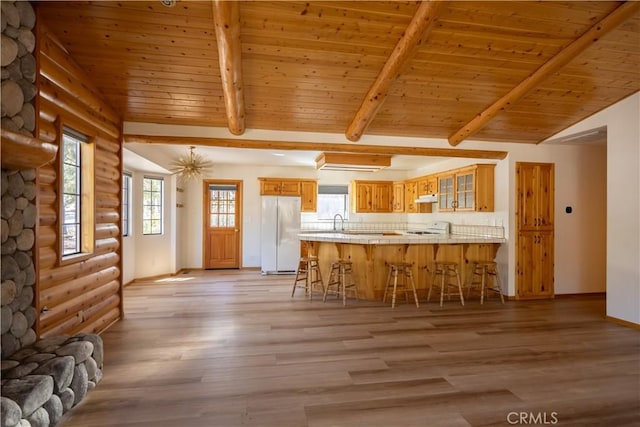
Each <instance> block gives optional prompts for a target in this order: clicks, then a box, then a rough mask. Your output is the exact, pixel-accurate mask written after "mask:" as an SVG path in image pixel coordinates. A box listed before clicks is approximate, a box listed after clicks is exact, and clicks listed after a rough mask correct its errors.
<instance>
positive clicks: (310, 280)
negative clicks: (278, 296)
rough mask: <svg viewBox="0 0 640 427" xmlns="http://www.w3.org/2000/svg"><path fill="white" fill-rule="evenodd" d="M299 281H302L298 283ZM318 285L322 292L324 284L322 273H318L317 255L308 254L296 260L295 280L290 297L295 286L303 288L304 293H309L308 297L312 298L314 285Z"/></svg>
mask: <svg viewBox="0 0 640 427" xmlns="http://www.w3.org/2000/svg"><path fill="white" fill-rule="evenodd" d="M299 282H303V283H302V284H300V283H299ZM318 284H319V285H320V289H321V290H322V293H323V294H324V284H323V282H322V273H320V265H319V264H318V257H317V256H308V257H302V258H300V261H298V270H297V271H296V280H295V281H294V282H293V290H292V291H291V298H293V295H294V294H295V293H296V288H304V293H305V294H308V295H309V299H310V300H311V299H313V288H314V286H317V285H318Z"/></svg>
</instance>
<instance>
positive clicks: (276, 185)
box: [258, 178, 300, 196]
mask: <svg viewBox="0 0 640 427" xmlns="http://www.w3.org/2000/svg"><path fill="white" fill-rule="evenodd" d="M258 179H259V180H260V195H261V196H300V180H299V179H285V178H258Z"/></svg>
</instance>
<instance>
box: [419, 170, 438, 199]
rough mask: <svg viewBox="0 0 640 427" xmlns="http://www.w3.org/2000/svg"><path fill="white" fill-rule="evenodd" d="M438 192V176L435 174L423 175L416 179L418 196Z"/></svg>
mask: <svg viewBox="0 0 640 427" xmlns="http://www.w3.org/2000/svg"><path fill="white" fill-rule="evenodd" d="M437 192H438V178H437V177H436V176H433V175H431V176H424V177H422V178H420V180H418V196H424V195H425V194H436V193H437Z"/></svg>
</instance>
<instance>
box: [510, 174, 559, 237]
mask: <svg viewBox="0 0 640 427" xmlns="http://www.w3.org/2000/svg"><path fill="white" fill-rule="evenodd" d="M516 179H517V180H518V183H517V184H518V194H517V203H518V206H517V210H516V218H517V221H518V228H519V230H521V231H526V230H531V231H540V230H547V231H549V230H553V228H554V220H553V216H554V215H553V211H554V203H553V197H550V195H551V194H553V192H554V187H553V186H554V182H553V181H554V168H553V164H551V163H520V162H519V163H517V164H516Z"/></svg>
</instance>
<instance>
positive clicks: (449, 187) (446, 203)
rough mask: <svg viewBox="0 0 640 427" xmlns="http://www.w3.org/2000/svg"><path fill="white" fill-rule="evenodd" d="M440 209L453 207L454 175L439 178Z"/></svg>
mask: <svg viewBox="0 0 640 427" xmlns="http://www.w3.org/2000/svg"><path fill="white" fill-rule="evenodd" d="M438 182H439V191H438V209H439V210H447V209H453V208H454V203H453V196H454V194H453V176H447V177H441V178H440V179H439V180H438Z"/></svg>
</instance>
